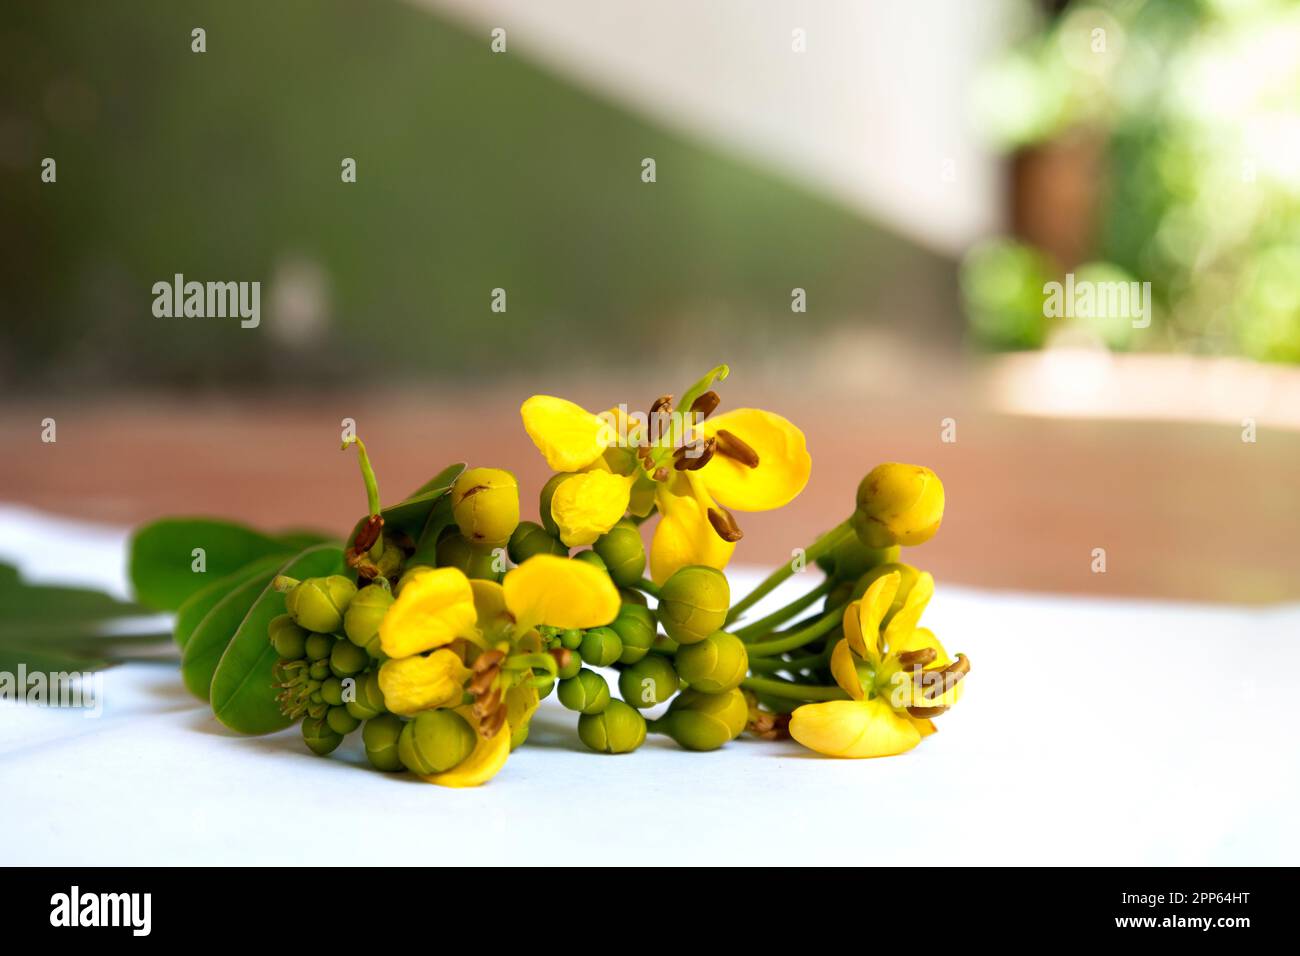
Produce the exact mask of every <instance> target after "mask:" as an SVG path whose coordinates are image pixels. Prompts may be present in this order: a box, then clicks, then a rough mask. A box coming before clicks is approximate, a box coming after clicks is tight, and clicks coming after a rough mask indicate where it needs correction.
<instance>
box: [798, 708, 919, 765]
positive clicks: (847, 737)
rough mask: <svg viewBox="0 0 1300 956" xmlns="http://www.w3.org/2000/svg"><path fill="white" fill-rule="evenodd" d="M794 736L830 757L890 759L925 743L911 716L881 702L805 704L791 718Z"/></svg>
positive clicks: (812, 748)
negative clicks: (889, 757) (922, 741)
mask: <svg viewBox="0 0 1300 956" xmlns="http://www.w3.org/2000/svg"><path fill="white" fill-rule="evenodd" d="M790 736H792V737H793V738H794V739H795V740H797V741H799V743H801V744H803V745H804V746H805V747H807V748H808V749H809V750H815V751H817V752H818V753H820V754H826V755H827V756H828V757H888V756H891V755H893V754H901V753H903V752H904V751H908V750H911V749H912V748H913V747H915V746H916V745H917V744H918V743H920V741H921V733H920V731H918V730H917V728H916V727H915V725H913V723H912V722H911V719H910V718H909V717H908V716H907V714H906V713H903V714H899V713H898V712H897V711H895V710H894V709H893V708H892V707H890V706H889V704H887V703H886V702H885V701H883V700H881V699H879V698H876V699H873V700H830V701H826V702H824V703H819V704H804V705H803V706H802V707H799V708H797V709H796V710H795V712H794V713H793V714H792V715H791V716H790Z"/></svg>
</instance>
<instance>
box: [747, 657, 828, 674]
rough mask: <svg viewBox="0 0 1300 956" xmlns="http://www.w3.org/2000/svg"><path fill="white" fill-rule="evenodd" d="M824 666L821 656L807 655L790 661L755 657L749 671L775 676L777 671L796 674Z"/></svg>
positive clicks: (750, 663)
mask: <svg viewBox="0 0 1300 956" xmlns="http://www.w3.org/2000/svg"><path fill="white" fill-rule="evenodd" d="M824 664H825V661H824V660H823V659H822V655H821V654H805V655H804V656H803V657H795V658H792V659H790V660H788V661H787V660H784V659H782V658H779V657H755V658H754V659H753V660H752V661H750V662H749V669H750V670H752V671H754V672H755V673H756V674H775V673H776V672H777V671H789V672H790V673H792V674H794V673H798V672H799V671H802V670H807V669H809V668H814V667H821V666H823V665H824Z"/></svg>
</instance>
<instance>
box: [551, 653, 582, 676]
mask: <svg viewBox="0 0 1300 956" xmlns="http://www.w3.org/2000/svg"><path fill="white" fill-rule="evenodd" d="M580 670H582V655H581V654H579V653H578V652H577V651H569V654H568V656H567V658H566V659H565V662H564V663H563V664H561V665H560V666H559V669H558V671H557V673H556V676H557V677H559V678H560V680H568V679H569V678H570V677H576V676H577V674H578V672H579V671H580Z"/></svg>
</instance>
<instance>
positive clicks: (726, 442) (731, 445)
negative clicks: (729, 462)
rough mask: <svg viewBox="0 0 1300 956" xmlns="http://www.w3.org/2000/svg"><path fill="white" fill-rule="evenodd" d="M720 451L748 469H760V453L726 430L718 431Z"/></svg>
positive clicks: (720, 429)
mask: <svg viewBox="0 0 1300 956" xmlns="http://www.w3.org/2000/svg"><path fill="white" fill-rule="evenodd" d="M718 451H719V452H721V453H722V454H724V455H726V456H727V457H728V458H732V459H735V460H736V461H738V462H740V463H741V464H742V465H745V466H746V467H748V468H757V467H758V452H756V451H754V449H753V448H751V447H750V446H749V445H747V444H745V443H744V442H743V441H741V440H740V439H739V438H737V437H736V436H735V435H734V434H733V433H732V432H729V431H727V430H726V429H725V428H719V429H718Z"/></svg>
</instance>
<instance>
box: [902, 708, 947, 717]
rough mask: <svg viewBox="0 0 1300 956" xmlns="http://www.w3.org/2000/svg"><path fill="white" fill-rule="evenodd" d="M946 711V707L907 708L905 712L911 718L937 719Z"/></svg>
mask: <svg viewBox="0 0 1300 956" xmlns="http://www.w3.org/2000/svg"><path fill="white" fill-rule="evenodd" d="M947 709H948V708H947V707H909V708H907V712H908V713H909V714H911V715H912V716H913V717H920V718H923V719H924V718H927V717H938V716H939V715H940V714H942V713H943V712H944V711H945V710H947Z"/></svg>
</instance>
